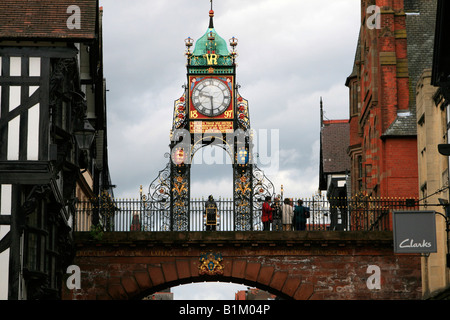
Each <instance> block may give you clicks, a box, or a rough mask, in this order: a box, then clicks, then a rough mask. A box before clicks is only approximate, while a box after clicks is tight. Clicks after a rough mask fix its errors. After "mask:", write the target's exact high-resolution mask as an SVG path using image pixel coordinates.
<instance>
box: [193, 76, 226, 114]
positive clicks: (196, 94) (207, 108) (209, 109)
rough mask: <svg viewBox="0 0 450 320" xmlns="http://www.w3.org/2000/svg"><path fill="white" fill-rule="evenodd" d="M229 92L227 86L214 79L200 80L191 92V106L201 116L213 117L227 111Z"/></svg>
mask: <svg viewBox="0 0 450 320" xmlns="http://www.w3.org/2000/svg"><path fill="white" fill-rule="evenodd" d="M230 102H231V91H230V89H229V88H228V86H227V84H226V83H225V82H223V81H221V80H219V79H216V78H206V79H203V80H201V81H200V82H199V83H198V84H197V85H196V86H195V87H194V89H193V90H192V104H193V106H194V107H195V109H196V110H197V111H198V112H200V113H201V114H203V115H205V116H208V117H215V116H218V115H220V114H222V113H223V112H225V110H227V109H228V107H229V105H230Z"/></svg>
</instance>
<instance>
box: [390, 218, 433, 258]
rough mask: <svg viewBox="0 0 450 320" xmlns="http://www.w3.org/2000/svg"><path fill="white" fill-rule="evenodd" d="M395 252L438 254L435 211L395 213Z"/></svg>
mask: <svg viewBox="0 0 450 320" xmlns="http://www.w3.org/2000/svg"><path fill="white" fill-rule="evenodd" d="M393 222H394V252H395V253H432V252H437V245H436V218H435V211H394V221H393Z"/></svg>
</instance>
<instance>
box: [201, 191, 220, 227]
mask: <svg viewBox="0 0 450 320" xmlns="http://www.w3.org/2000/svg"><path fill="white" fill-rule="evenodd" d="M204 215H205V218H206V231H216V227H217V204H216V201H215V200H214V197H213V196H212V195H210V196H209V197H208V200H207V201H206V202H205V213H204Z"/></svg>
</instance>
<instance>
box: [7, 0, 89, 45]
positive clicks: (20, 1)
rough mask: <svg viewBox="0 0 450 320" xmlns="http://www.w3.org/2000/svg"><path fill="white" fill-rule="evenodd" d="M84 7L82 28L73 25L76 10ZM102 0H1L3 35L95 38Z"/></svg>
mask: <svg viewBox="0 0 450 320" xmlns="http://www.w3.org/2000/svg"><path fill="white" fill-rule="evenodd" d="M70 6H77V7H78V8H79V9H80V16H79V17H80V28H79V29H70V28H69V27H68V23H67V21H68V20H69V22H70V21H71V19H70V18H71V17H72V16H73V14H74V11H72V10H71V9H69V7H70ZM97 11H98V0H1V1H0V38H3V39H18V38H19V39H49V40H53V39H54V40H62V39H94V38H95V36H96V32H95V31H96V22H97V17H98V15H97Z"/></svg>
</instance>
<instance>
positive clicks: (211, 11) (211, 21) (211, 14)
mask: <svg viewBox="0 0 450 320" xmlns="http://www.w3.org/2000/svg"><path fill="white" fill-rule="evenodd" d="M210 1H211V10H209V28H210V29H212V28H214V22H213V18H214V10H213V0H210Z"/></svg>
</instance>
